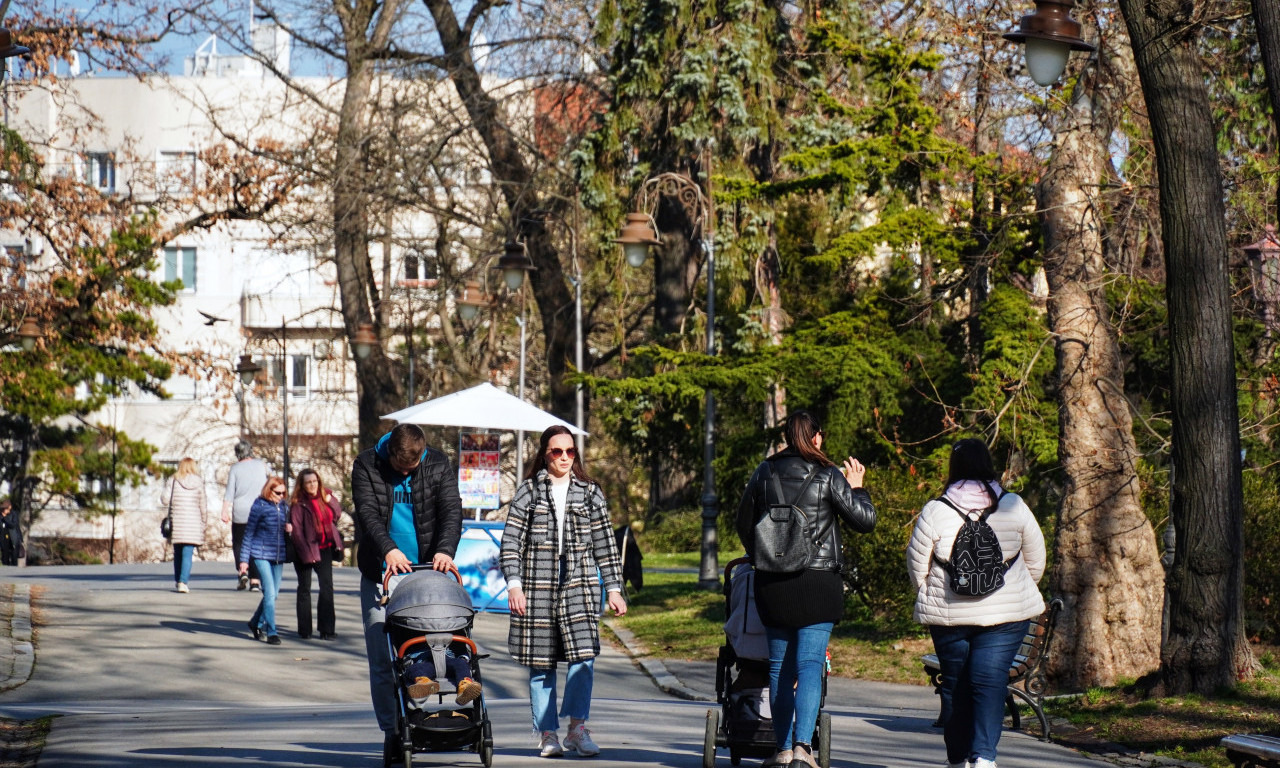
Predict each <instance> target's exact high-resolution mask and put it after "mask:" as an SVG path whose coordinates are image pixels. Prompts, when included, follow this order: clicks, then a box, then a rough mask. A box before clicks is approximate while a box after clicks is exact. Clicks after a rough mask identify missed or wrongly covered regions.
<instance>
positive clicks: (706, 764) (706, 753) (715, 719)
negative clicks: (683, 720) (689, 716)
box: [702, 709, 720, 768]
mask: <svg viewBox="0 0 1280 768" xmlns="http://www.w3.org/2000/svg"><path fill="white" fill-rule="evenodd" d="M718 730H720V710H718V709H708V710H707V728H706V733H705V734H703V739H702V768H715V765H716V731H718Z"/></svg>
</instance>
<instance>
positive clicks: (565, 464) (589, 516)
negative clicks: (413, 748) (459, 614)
mask: <svg viewBox="0 0 1280 768" xmlns="http://www.w3.org/2000/svg"><path fill="white" fill-rule="evenodd" d="M499 560H500V562H501V565H502V573H503V575H504V576H505V577H506V579H507V601H508V604H509V605H510V607H511V630H510V634H509V636H508V640H507V644H508V647H509V649H510V651H511V657H512V658H513V659H514V660H515V661H516V662H517V663H519V664H523V665H525V666H526V667H528V668H529V703H530V706H531V708H532V710H533V728H534V730H535V731H537V732H538V733H539V734H540V740H539V744H538V750H539V754H541V755H542V757H558V756H560V755H562V754H563V753H564V752H565V751H566V750H568V751H575V752H577V753H578V756H579V757H592V756H595V755H597V754H599V753H600V748H599V747H597V746H596V743H595V741H593V740H592V738H591V732H590V731H588V730H587V719H588V717H589V716H590V714H591V688H592V683H593V682H594V675H595V667H594V664H595V658H596V656H599V655H600V580H601V577H603V579H604V588H605V590H606V592H607V593H608V602H609V607H610V608H611V609H613V612H614V613H615V614H617V615H619V616H622V615H623V614H625V613H626V612H627V603H626V600H624V599H623V597H622V569H621V566H620V564H619V559H618V550H617V546H616V544H615V542H614V536H613V526H612V524H611V523H610V522H609V510H608V508H607V506H606V505H605V499H604V492H603V491H602V490H601V489H600V486H599V485H598V484H597V483H596V482H595V481H594V480H592V479H591V478H590V477H589V476H588V475H587V473H586V470H585V469H583V467H582V459H581V457H579V456H578V453H577V449H576V448H575V447H574V442H573V435H572V434H571V433H570V432H569V430H568V429H567V428H566V427H563V426H553V427H548V428H547V430H546V431H545V432H543V433H542V438H541V440H539V444H538V455H537V456H536V457H534V459H533V462H532V464H531V465H530V467H529V473H528V475H526V477H525V479H524V481H523V482H522V483H520V487H519V488H517V489H516V494H515V498H513V499H512V500H511V507H510V511H509V512H508V514H507V525H506V530H505V531H504V532H503V534H502V551H501V554H500V556H499ZM562 661H563V662H566V663H567V665H568V670H567V672H566V673H565V685H564V697H563V700H562V706H561V707H560V709H559V712H558V714H557V709H556V666H557V664H558V663H559V662H562ZM560 716H567V717H568V718H569V731H568V734H567V735H566V736H565V739H564V746H563V747H562V746H561V744H560V738H559V733H558V731H559V730H560V719H559V718H560Z"/></svg>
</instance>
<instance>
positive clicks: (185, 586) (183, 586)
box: [178, 582, 191, 592]
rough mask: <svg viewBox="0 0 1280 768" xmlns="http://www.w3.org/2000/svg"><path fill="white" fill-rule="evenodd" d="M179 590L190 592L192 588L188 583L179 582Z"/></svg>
mask: <svg viewBox="0 0 1280 768" xmlns="http://www.w3.org/2000/svg"><path fill="white" fill-rule="evenodd" d="M178 591H179V592H190V591H191V590H190V589H188V588H187V585H186V584H183V583H182V582H178Z"/></svg>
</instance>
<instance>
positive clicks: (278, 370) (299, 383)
mask: <svg viewBox="0 0 1280 768" xmlns="http://www.w3.org/2000/svg"><path fill="white" fill-rule="evenodd" d="M310 371H311V356H310V355H288V356H286V357H285V358H284V359H281V358H280V357H273V358H271V385H272V386H273V387H275V390H276V392H277V393H279V392H280V388H281V387H288V388H289V397H290V398H291V399H295V400H297V399H302V400H305V399H306V398H307V397H308V396H309V395H310V394H311V388H310V387H309V386H308V384H309V381H310Z"/></svg>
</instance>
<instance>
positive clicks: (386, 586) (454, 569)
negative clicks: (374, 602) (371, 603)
mask: <svg viewBox="0 0 1280 768" xmlns="http://www.w3.org/2000/svg"><path fill="white" fill-rule="evenodd" d="M431 570H435V569H434V568H433V567H432V566H431V565H430V564H427V565H411V566H409V572H410V573H413V572H414V571H431ZM444 572H445V573H447V574H449V575H451V576H453V578H454V579H456V580H457V582H458V583H459V584H461V583H462V574H461V573H458V566H456V565H454V564H453V563H449V567H448V568H446V569H445V571H444ZM394 575H395V574H394V573H392V572H391V571H387V572H385V573H383V574H382V599H381V600H380V601H378V605H386V604H387V600H389V599H391V589H390V584H391V577H392V576H394Z"/></svg>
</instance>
